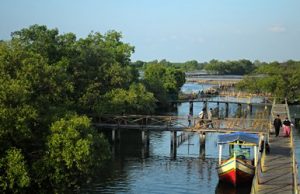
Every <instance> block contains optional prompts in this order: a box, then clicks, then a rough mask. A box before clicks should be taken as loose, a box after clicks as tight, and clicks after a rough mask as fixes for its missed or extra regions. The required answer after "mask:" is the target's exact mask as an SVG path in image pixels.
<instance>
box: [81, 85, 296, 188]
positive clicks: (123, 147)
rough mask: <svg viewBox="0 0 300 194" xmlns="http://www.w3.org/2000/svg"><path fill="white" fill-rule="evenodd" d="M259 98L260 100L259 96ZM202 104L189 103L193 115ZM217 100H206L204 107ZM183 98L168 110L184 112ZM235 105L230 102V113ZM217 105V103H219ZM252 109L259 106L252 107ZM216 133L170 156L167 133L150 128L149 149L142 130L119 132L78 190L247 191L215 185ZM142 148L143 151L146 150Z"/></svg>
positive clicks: (188, 88)
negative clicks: (108, 157) (105, 158)
mask: <svg viewBox="0 0 300 194" xmlns="http://www.w3.org/2000/svg"><path fill="white" fill-rule="evenodd" d="M206 87H209V85H203V86H202V85H198V84H196V83H188V84H185V85H184V86H183V88H182V91H184V92H193V91H194V92H196V91H197V90H198V91H199V89H203V88H204V89H205V88H206ZM258 100H259V99H258ZM202 106H203V103H195V104H194V115H197V114H198V113H199V111H200V110H201V109H202ZM215 106H216V105H214V104H210V105H209V108H210V107H212V108H214V107H215ZM188 107H189V105H188V103H182V104H181V105H179V106H178V107H177V111H176V112H173V113H171V114H177V115H183V116H185V115H187V114H188ZM236 109H237V106H235V105H230V111H229V115H230V116H234V115H235V112H236ZM221 110H222V108H221ZM253 111H254V112H255V111H258V110H256V109H255V108H254V109H253ZM217 135H218V134H216V133H208V134H207V135H206V141H205V148H204V147H201V146H200V141H199V135H198V134H196V133H195V134H194V135H192V137H191V138H190V140H189V141H187V142H185V143H183V144H182V145H181V146H179V147H178V149H177V157H176V159H174V158H172V157H171V156H170V132H150V133H149V137H150V138H149V139H150V144H149V150H146V151H145V150H144V147H143V146H142V145H141V134H140V133H138V132H133V131H129V130H127V131H123V132H122V133H121V140H120V143H119V144H117V145H116V146H115V147H114V150H115V151H114V157H113V159H112V161H111V162H110V163H108V164H107V165H106V166H105V168H104V169H103V170H102V171H101V172H99V178H98V179H96V180H95V181H93V182H92V183H89V184H87V185H85V186H83V188H81V189H80V191H79V192H80V193H147V194H148V193H149V194H154V193H157V194H163V193H168V194H169V193H206V194H210V193H216V194H234V193H237V194H247V193H250V189H251V185H246V186H243V187H241V188H234V187H231V186H227V185H224V184H220V183H219V180H218V175H217V171H216V166H217V162H218V161H217V160H218V149H217V143H216V142H217ZM295 136H297V138H296V142H297V152H298V154H297V155H298V161H299V160H300V157H299V155H300V153H299V152H300V151H299V150H300V133H298V132H297V133H295ZM145 152H146V154H145Z"/></svg>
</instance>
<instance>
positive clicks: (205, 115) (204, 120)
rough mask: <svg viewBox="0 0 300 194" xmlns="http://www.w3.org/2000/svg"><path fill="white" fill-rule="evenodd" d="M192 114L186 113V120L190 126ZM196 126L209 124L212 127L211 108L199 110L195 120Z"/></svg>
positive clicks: (207, 125)
mask: <svg viewBox="0 0 300 194" xmlns="http://www.w3.org/2000/svg"><path fill="white" fill-rule="evenodd" d="M192 118H193V117H192V115H191V114H188V122H189V127H190V126H192ZM195 124H196V127H197V128H200V127H204V126H205V127H206V128H209V127H210V126H211V127H212V128H214V125H213V122H212V108H210V109H208V110H207V109H206V108H203V109H202V110H201V111H200V112H199V119H198V120H197V123H195Z"/></svg>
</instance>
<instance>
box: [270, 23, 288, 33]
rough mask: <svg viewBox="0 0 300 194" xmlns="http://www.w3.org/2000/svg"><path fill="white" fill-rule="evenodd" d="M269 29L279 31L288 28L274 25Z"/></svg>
mask: <svg viewBox="0 0 300 194" xmlns="http://www.w3.org/2000/svg"><path fill="white" fill-rule="evenodd" d="M269 31H271V32H275V33H279V32H285V31H286V28H285V27H284V26H282V25H273V26H271V27H270V28H269Z"/></svg>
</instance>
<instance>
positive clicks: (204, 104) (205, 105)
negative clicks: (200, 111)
mask: <svg viewBox="0 0 300 194" xmlns="http://www.w3.org/2000/svg"><path fill="white" fill-rule="evenodd" d="M207 103H208V102H207V99H206V100H205V101H204V102H203V108H205V109H206V110H207Z"/></svg>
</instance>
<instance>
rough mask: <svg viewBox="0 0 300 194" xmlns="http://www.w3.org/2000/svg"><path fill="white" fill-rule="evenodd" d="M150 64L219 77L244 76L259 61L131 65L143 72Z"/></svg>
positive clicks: (141, 62)
mask: <svg viewBox="0 0 300 194" xmlns="http://www.w3.org/2000/svg"><path fill="white" fill-rule="evenodd" d="M151 63H160V64H164V65H166V66H168V67H174V68H175V69H180V70H182V71H184V72H192V71H201V70H205V71H206V72H207V73H209V74H219V75H245V74H249V73H252V72H253V71H254V70H255V69H256V68H257V66H259V65H260V64H261V63H260V62H259V61H255V62H254V63H253V62H251V61H250V60H246V59H241V60H235V61H219V60H215V59H213V60H211V61H209V62H203V63H199V62H198V61H196V60H191V61H186V62H183V63H178V62H169V61H167V60H165V59H163V60H161V61H158V60H154V61H150V62H144V61H140V60H138V61H135V62H132V63H131V65H132V66H134V67H137V68H138V69H140V70H143V69H144V68H145V67H147V65H148V64H151Z"/></svg>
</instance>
